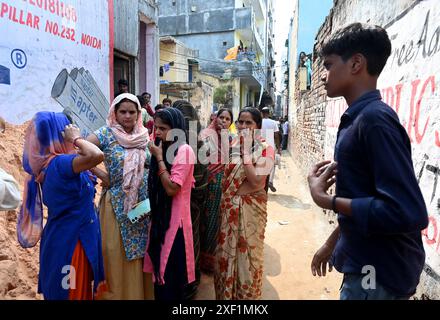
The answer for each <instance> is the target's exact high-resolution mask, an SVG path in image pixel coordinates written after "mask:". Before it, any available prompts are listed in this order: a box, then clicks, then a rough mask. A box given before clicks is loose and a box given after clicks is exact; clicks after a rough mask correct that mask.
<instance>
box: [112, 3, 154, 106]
mask: <svg viewBox="0 0 440 320" xmlns="http://www.w3.org/2000/svg"><path fill="white" fill-rule="evenodd" d="M153 2H154V1H153V0H114V40H115V43H114V48H115V50H118V51H120V52H122V53H124V54H125V55H128V56H130V57H131V59H132V60H133V61H134V64H133V66H134V79H135V81H134V93H136V94H140V93H142V92H144V91H148V92H150V93H151V94H152V103H153V104H155V103H157V101H158V98H159V42H158V41H159V32H158V28H157V25H158V10H157V7H156V6H155V5H154V3H153ZM140 22H143V23H144V24H145V26H142V27H141V23H140Z"/></svg>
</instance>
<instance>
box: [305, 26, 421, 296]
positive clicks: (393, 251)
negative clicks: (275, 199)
mask: <svg viewBox="0 0 440 320" xmlns="http://www.w3.org/2000/svg"><path fill="white" fill-rule="evenodd" d="M390 54H391V42H390V40H389V38H388V35H387V33H386V31H385V30H384V29H382V28H380V27H378V26H369V25H364V24H360V23H354V24H351V25H349V26H347V27H345V28H343V29H341V30H339V31H337V32H336V33H335V34H334V35H333V36H332V37H331V38H330V40H329V41H328V42H327V43H326V44H325V45H324V46H323V48H322V52H321V55H322V57H323V59H324V66H325V68H326V70H327V72H326V74H325V75H324V76H323V77H322V81H323V82H324V83H325V89H326V90H327V95H328V96H329V97H339V96H342V97H344V98H345V100H346V102H347V104H348V106H349V107H348V109H347V110H346V112H345V113H344V114H343V115H342V117H341V122H340V125H339V128H338V135H337V141H336V146H335V162H333V163H330V161H323V162H320V163H318V164H316V165H315V166H314V167H313V168H312V170H311V172H310V174H309V176H308V181H309V187H310V192H311V195H312V198H313V200H314V202H315V203H316V204H317V205H318V206H320V207H321V208H324V209H329V210H333V211H334V212H336V213H337V214H338V225H339V226H338V227H337V228H336V230H335V231H334V232H333V233H332V235H331V236H330V237H329V238H328V240H327V241H326V242H325V244H324V245H323V246H322V247H321V248H320V249H319V250H318V252H317V253H316V254H315V256H314V258H313V261H312V266H311V267H312V273H313V274H314V275H316V274H318V275H319V276H321V275H323V276H325V273H326V267H327V263H329V266H330V267H329V271H331V267H332V266H334V267H335V268H336V270H338V271H339V272H342V273H344V280H343V283H342V286H341V292H340V298H341V299H362V300H364V299H371V300H376V299H408V298H409V297H410V296H411V295H413V294H414V293H415V290H416V287H417V284H418V283H419V280H420V274H421V272H422V270H423V266H424V262H425V252H424V249H423V242H422V236H421V231H422V230H423V229H425V228H426V227H427V225H428V215H427V210H426V206H425V202H424V200H423V197H422V194H421V191H420V188H419V186H418V184H417V180H416V177H415V174H414V168H413V163H412V159H411V144H410V140H409V137H408V134H407V133H406V131H405V129H404V128H403V126H402V125H401V124H400V121H399V119H398V116H397V114H396V113H395V112H394V110H393V109H392V108H390V107H389V106H388V105H387V104H385V103H384V102H382V100H381V96H380V92H379V91H378V90H377V89H376V88H377V79H378V77H379V75H380V73H381V72H382V70H383V68H384V66H385V64H386V61H387V59H388V57H389V56H390ZM335 181H336V193H335V195H334V196H331V195H329V194H328V193H327V190H328V188H329V187H330V186H331V185H332V184H333V183H335Z"/></svg>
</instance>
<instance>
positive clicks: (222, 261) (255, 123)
mask: <svg viewBox="0 0 440 320" xmlns="http://www.w3.org/2000/svg"><path fill="white" fill-rule="evenodd" d="M238 123H239V128H238V129H239V131H240V133H239V137H238V139H235V140H234V141H233V143H232V152H231V160H230V163H229V164H228V165H227V166H226V169H225V174H224V177H223V185H222V188H223V189H222V190H223V195H222V199H221V205H220V219H221V222H220V232H219V236H218V244H217V249H216V263H215V270H214V283H215V293H216V298H217V299H219V300H239V299H240V300H242V299H250V300H256V299H260V298H261V287H262V280H263V248H264V232H265V228H266V221H267V193H266V191H265V183H266V177H267V175H268V174H269V173H270V170H271V167H272V166H273V160H274V151H273V149H272V148H271V147H270V146H269V145H268V144H266V143H265V142H264V140H262V139H261V138H260V137H259V134H258V130H256V129H261V123H262V117H261V113H260V112H259V111H258V109H255V108H244V109H243V110H241V112H240V114H239V119H238Z"/></svg>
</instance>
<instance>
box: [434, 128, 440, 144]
mask: <svg viewBox="0 0 440 320" xmlns="http://www.w3.org/2000/svg"><path fill="white" fill-rule="evenodd" d="M435 145H436V146H437V147H440V134H439V133H438V131H436V132H435Z"/></svg>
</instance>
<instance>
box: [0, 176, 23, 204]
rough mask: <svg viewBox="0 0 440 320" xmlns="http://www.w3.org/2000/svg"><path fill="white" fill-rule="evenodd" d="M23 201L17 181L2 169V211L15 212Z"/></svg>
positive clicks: (0, 186) (0, 178)
mask: <svg viewBox="0 0 440 320" xmlns="http://www.w3.org/2000/svg"><path fill="white" fill-rule="evenodd" d="M20 201H21V196H20V190H19V188H18V184H17V182H16V181H15V179H14V178H13V177H12V176H11V175H10V174H7V173H6V172H5V171H4V170H3V169H1V168H0V210H14V209H15V208H17V207H18V205H19V204H20Z"/></svg>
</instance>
